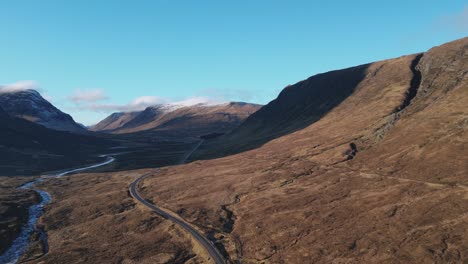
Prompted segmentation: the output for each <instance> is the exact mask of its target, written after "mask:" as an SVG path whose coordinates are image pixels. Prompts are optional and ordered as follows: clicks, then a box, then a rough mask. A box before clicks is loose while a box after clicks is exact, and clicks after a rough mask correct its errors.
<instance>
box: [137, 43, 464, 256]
mask: <svg viewBox="0 0 468 264" xmlns="http://www.w3.org/2000/svg"><path fill="white" fill-rule="evenodd" d="M467 63H468V38H464V39H461V40H458V41H454V42H451V43H447V44H445V45H442V46H440V47H435V48H433V49H431V50H429V51H428V52H426V53H423V54H417V55H410V56H404V57H400V58H397V59H392V60H386V61H381V62H376V63H372V64H369V65H367V66H361V67H364V68H360V70H359V71H358V76H361V80H360V81H359V82H358V83H357V84H356V83H354V82H352V83H350V84H349V86H347V85H343V86H340V87H345V88H342V89H343V90H342V89H337V90H335V92H337V93H340V95H337V97H338V98H340V100H339V101H340V102H339V103H336V104H334V105H333V107H329V108H328V112H322V111H323V110H322V109H323V108H322V107H318V106H319V105H324V106H325V105H330V104H333V100H332V101H331V102H329V101H330V100H329V98H331V95H332V94H330V96H322V97H321V98H323V99H322V100H318V101H314V100H311V101H310V102H312V101H314V102H315V104H314V105H310V104H307V103H300V102H302V99H301V98H298V97H295V96H293V95H295V94H296V93H299V91H298V90H300V88H299V87H301V85H299V84H298V85H296V86H294V87H293V88H291V87H289V88H287V89H286V90H285V91H283V92H282V93H281V95H280V96H279V97H278V99H277V100H276V102H273V103H271V104H269V105H268V106H267V107H265V109H263V110H261V111H262V112H259V113H258V114H255V115H253V116H252V117H251V118H249V120H248V121H246V122H245V123H244V125H242V126H241V127H240V128H239V130H238V131H234V132H232V133H231V134H230V135H227V136H226V137H225V139H226V140H228V139H229V140H233V139H236V140H239V143H240V144H241V143H244V142H245V141H242V140H244V139H242V138H240V137H238V138H236V133H242V135H244V136H248V137H257V135H255V134H248V133H247V132H246V131H248V130H250V129H252V133H265V135H268V134H269V133H271V131H272V130H273V128H279V127H280V126H278V124H284V126H286V127H294V126H303V124H301V125H298V124H295V123H296V122H297V120H298V119H295V120H296V121H295V122H291V123H289V122H287V119H286V118H285V117H284V116H283V115H280V114H279V113H280V112H281V111H279V110H277V109H276V106H278V107H279V106H281V107H282V108H281V109H283V110H287V111H288V112H294V113H301V112H307V111H308V110H307V109H308V108H309V107H312V108H314V109H316V111H317V112H315V111H312V112H309V114H311V115H314V117H311V118H313V119H316V120H315V122H311V123H309V125H308V126H305V127H304V128H303V129H299V130H296V131H295V132H293V133H289V134H287V135H283V136H282V137H279V138H276V139H273V140H270V141H269V142H268V143H265V144H264V145H263V146H261V147H259V148H256V149H254V150H251V151H246V152H243V153H240V154H237V155H232V156H229V157H224V158H220V159H213V160H207V161H195V162H192V163H190V164H187V165H181V166H174V167H167V168H164V169H161V170H159V171H155V172H152V176H148V177H146V178H145V180H144V183H143V184H142V185H141V192H142V193H143V194H144V197H145V198H146V199H147V200H149V201H152V202H153V203H156V204H157V205H158V206H161V207H163V208H168V209H170V210H171V211H173V212H177V213H178V214H180V215H181V216H183V217H184V218H185V219H187V220H188V221H189V222H191V223H193V224H194V225H197V226H198V227H199V228H200V229H202V230H204V231H206V232H207V233H209V234H211V235H210V236H211V237H213V239H214V240H217V241H218V242H219V243H220V247H222V248H224V249H225V250H226V252H227V254H228V255H229V257H230V259H231V260H232V261H233V262H236V261H241V262H243V263H262V262H264V263H463V262H464V261H465V260H466V259H468V246H467V245H468V233H467V230H468V228H467V227H468V218H467V214H466V212H467V211H468V203H467V197H468V179H467V177H466V175H468V166H467V163H466V161H467V160H468V152H467V151H466V148H467V143H468V135H467V129H468V78H467V73H468V70H467V69H468V66H467ZM353 69H354V70H353ZM353 69H348V70H345V71H344V72H348V71H355V69H359V68H353ZM331 74H332V75H335V74H338V72H333V73H331ZM342 74H344V73H342ZM324 75H325V76H326V75H327V74H324ZM336 76H341V75H339V74H338V75H336ZM313 78H315V77H312V78H311V79H309V82H311V80H312V79H313ZM319 78H326V77H324V76H321V77H319ZM357 79H358V78H357V77H356V78H350V80H353V81H355V80H357ZM342 80H343V79H342V78H339V79H337V80H335V82H338V83H341V82H342ZM305 83H307V81H306V82H304V83H302V84H305ZM333 83H334V82H333V81H332V80H330V82H327V83H326V84H327V85H323V86H314V87H313V88H308V86H302V87H303V89H306V90H308V91H309V92H310V93H311V94H313V95H314V96H312V97H310V98H314V97H315V96H317V94H324V93H325V94H326V92H325V91H329V89H331V88H329V87H330V85H331V84H333ZM346 87H348V88H346ZM318 90H324V91H323V92H322V93H319V92H318ZM302 95H303V97H307V93H305V92H304V94H302ZM286 99H291V101H289V100H286ZM307 102H309V101H307ZM296 105H301V106H302V107H303V108H304V109H303V111H299V109H297V110H296ZM289 109H292V110H290V111H289ZM270 113H276V115H273V116H275V117H276V118H275V117H272V115H270ZM317 115H319V116H320V117H321V118H316V117H315V116H317ZM260 117H262V118H260ZM291 118H292V117H291ZM306 118H307V117H306V116H304V117H301V119H299V121H301V120H304V119H306ZM254 119H257V120H258V121H257V122H263V123H262V124H263V125H262V126H258V125H257V124H256V123H253V121H250V120H254ZM260 120H261V121H260ZM307 122H310V121H307ZM254 128H256V129H254ZM293 130H294V129H293ZM265 131H266V132H265ZM290 132H291V131H290ZM248 140H249V139H247V141H248ZM227 143H228V144H232V143H231V141H228V142H227Z"/></svg>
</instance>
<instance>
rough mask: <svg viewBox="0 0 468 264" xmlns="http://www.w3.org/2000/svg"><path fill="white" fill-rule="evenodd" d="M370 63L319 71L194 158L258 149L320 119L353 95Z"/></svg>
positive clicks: (289, 87) (216, 156)
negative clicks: (320, 72)
mask: <svg viewBox="0 0 468 264" xmlns="http://www.w3.org/2000/svg"><path fill="white" fill-rule="evenodd" d="M369 65H370V64H365V65H360V66H356V67H352V68H347V69H343V70H337V71H331V72H327V73H322V74H318V75H315V76H312V77H310V78H308V79H307V80H304V81H301V82H298V83H296V84H294V85H291V86H288V87H286V88H285V89H284V90H283V91H282V92H281V93H280V94H279V96H278V98H276V99H275V100H273V101H271V102H270V103H269V104H267V105H266V106H264V107H263V108H261V109H260V110H258V111H257V112H256V113H254V114H253V115H251V116H250V117H249V118H248V119H247V120H246V121H245V122H244V123H242V124H241V125H240V126H239V127H238V128H237V129H235V130H233V131H231V132H230V133H228V134H226V135H224V136H221V137H218V138H216V139H212V140H208V141H206V143H205V144H203V145H202V146H201V147H200V149H199V150H198V151H197V152H195V153H194V155H193V156H192V158H191V160H197V159H212V158H219V157H223V156H228V155H232V154H237V153H240V152H244V151H248V150H252V149H255V148H258V147H260V146H262V145H264V144H265V143H267V142H269V141H271V140H273V139H276V138H279V137H282V136H284V135H287V134H290V133H293V132H295V131H298V130H301V129H303V128H306V127H308V126H310V125H311V124H313V123H314V122H317V121H318V120H320V119H321V118H322V117H323V116H324V115H326V114H327V113H328V112H330V111H331V110H332V109H333V108H335V107H336V106H338V105H339V104H340V103H341V102H343V101H344V100H345V99H346V98H348V96H350V95H351V94H352V93H353V92H354V91H355V89H356V87H357V86H358V85H359V84H360V83H361V82H362V81H363V80H364V78H365V76H366V74H367V69H368V68H369Z"/></svg>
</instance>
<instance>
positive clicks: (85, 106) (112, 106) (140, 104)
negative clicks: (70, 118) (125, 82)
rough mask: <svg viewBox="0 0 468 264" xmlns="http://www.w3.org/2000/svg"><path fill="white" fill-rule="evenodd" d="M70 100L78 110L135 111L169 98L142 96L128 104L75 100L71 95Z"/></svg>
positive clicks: (163, 101) (162, 102) (163, 102)
mask: <svg viewBox="0 0 468 264" xmlns="http://www.w3.org/2000/svg"><path fill="white" fill-rule="evenodd" d="M69 99H70V100H72V101H73V102H75V109H78V110H87V111H93V112H104V113H107V112H115V111H117V112H133V111H141V110H144V109H145V108H147V107H149V106H155V105H158V104H165V103H168V101H167V100H165V99H163V98H160V97H156V96H141V97H137V98H135V99H133V100H132V101H130V102H128V103H126V104H116V103H99V102H96V101H97V100H95V101H90V100H88V101H84V100H79V101H76V100H73V99H72V98H71V97H69Z"/></svg>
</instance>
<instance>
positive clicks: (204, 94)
mask: <svg viewBox="0 0 468 264" xmlns="http://www.w3.org/2000/svg"><path fill="white" fill-rule="evenodd" d="M382 2H385V3H382ZM0 12H1V15H0V36H1V41H0V84H2V85H3V87H5V86H8V85H11V84H15V85H16V86H18V87H22V86H24V87H26V86H28V87H36V88H38V89H39V90H40V91H41V92H42V93H43V94H44V95H45V96H46V97H47V98H49V99H50V100H51V101H52V102H53V103H54V104H55V105H57V106H58V107H59V108H61V109H62V110H64V111H65V112H68V113H70V114H72V115H73V116H74V118H75V119H76V120H77V121H79V122H83V123H85V124H92V123H95V122H97V121H99V120H100V119H102V118H103V117H105V116H106V115H107V114H109V113H110V112H113V111H119V110H133V109H138V108H142V107H144V106H145V105H148V104H152V103H156V102H179V101H183V102H185V103H187V102H198V101H203V100H211V101H249V102H256V103H267V102H269V101H270V100H272V99H274V98H275V97H276V95H277V94H278V92H279V91H280V90H281V89H282V88H283V87H285V86H286V85H288V84H293V83H295V82H297V81H300V80H302V79H305V78H307V77H309V76H311V75H314V74H316V73H320V72H325V71H329V70H334V69H340V68H344V67H349V66H354V65H358V64H363V63H367V62H371V61H376V60H382V59H386V58H392V57H397V56H400V55H403V54H410V53H415V52H419V51H425V50H427V49H429V48H430V47H432V46H435V45H439V44H442V43H444V42H447V41H451V40H455V39H458V38H461V37H464V36H467V35H468V19H467V17H468V4H467V2H466V0H464V1H461V0H450V1H439V0H437V1H431V0H426V1H420V0H414V1H399V0H394V1H370V0H369V1H359V0H356V1H333V0H331V1H311V0H309V1H274V0H269V1H261V0H257V1H255V0H248V1H244V0H239V1H219V0H218V1H203V0H198V1H188V0H187V1H178V0H160V1H158V0H152V1H150V0H148V1H143V0H140V1H117V0H113V1H106V0H100V1H95V0H93V1H91V0H81V1H72V0H68V1H66V0H57V1H51V0H41V1H37V0H29V1H27V0H10V1H6V0H5V1H0Z"/></svg>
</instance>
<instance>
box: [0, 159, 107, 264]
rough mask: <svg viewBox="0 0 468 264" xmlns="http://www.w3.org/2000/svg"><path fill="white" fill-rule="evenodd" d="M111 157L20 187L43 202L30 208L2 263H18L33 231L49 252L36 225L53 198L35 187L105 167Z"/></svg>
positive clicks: (43, 233)
mask: <svg viewBox="0 0 468 264" xmlns="http://www.w3.org/2000/svg"><path fill="white" fill-rule="evenodd" d="M110 155H115V154H109V155H101V156H100V157H103V158H104V157H106V160H105V161H103V162H101V163H97V164H93V165H90V166H86V167H82V168H77V169H71V170H66V171H61V172H57V173H55V174H52V175H47V176H43V177H41V178H38V179H36V180H34V181H31V182H28V183H26V184H23V185H21V186H20V187H18V189H19V190H33V191H35V192H36V193H38V194H39V195H40V196H41V202H40V203H38V204H35V205H33V206H31V207H30V208H29V219H28V222H27V223H26V224H25V225H24V226H23V227H22V229H21V232H20V234H19V236H18V237H17V238H16V239H15V240H14V241H13V243H12V245H11V246H10V248H9V249H8V250H7V251H5V253H3V255H1V256H0V263H1V264H14V263H17V262H18V260H19V259H20V257H21V256H22V255H23V254H24V253H25V252H26V250H27V248H28V246H29V238H30V237H31V234H32V233H33V231H37V232H38V233H39V239H40V240H41V242H42V243H43V245H44V248H45V251H46V252H47V251H48V243H47V233H46V232H45V231H44V230H42V229H38V228H37V226H36V224H37V221H38V219H39V217H41V215H42V213H43V212H44V206H45V205H46V204H48V203H49V202H50V201H51V199H52V198H51V196H50V194H49V193H48V192H46V191H42V190H38V189H32V187H34V185H36V184H38V183H41V182H43V181H45V180H46V179H48V178H60V177H62V176H65V175H67V174H70V173H76V172H81V171H85V170H89V169H94V168H97V167H102V166H105V165H107V164H110V163H112V162H114V161H115V158H114V157H112V156H110Z"/></svg>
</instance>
